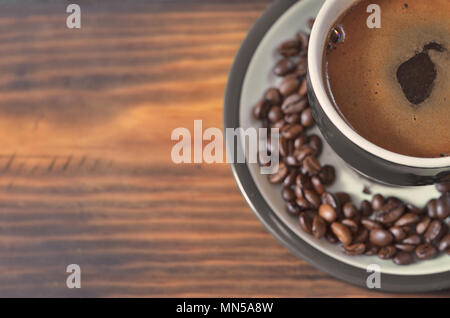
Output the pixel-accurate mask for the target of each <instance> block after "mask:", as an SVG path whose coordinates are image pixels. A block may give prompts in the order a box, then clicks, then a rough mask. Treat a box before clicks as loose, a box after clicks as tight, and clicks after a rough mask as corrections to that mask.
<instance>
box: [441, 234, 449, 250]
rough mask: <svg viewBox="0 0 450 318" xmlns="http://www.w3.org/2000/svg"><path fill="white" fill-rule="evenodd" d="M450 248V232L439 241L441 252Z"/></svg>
mask: <svg viewBox="0 0 450 318" xmlns="http://www.w3.org/2000/svg"><path fill="white" fill-rule="evenodd" d="M449 249H450V234H447V235H445V236H444V237H443V238H442V239H441V241H440V242H439V250H440V251H441V252H445V251H448V250H449Z"/></svg>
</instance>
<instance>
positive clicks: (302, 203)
mask: <svg viewBox="0 0 450 318" xmlns="http://www.w3.org/2000/svg"><path fill="white" fill-rule="evenodd" d="M295 202H296V203H297V205H298V207H299V208H300V209H302V211H305V210H308V209H311V204H310V203H309V201H308V200H306V198H305V197H301V198H297V200H296V201H295Z"/></svg>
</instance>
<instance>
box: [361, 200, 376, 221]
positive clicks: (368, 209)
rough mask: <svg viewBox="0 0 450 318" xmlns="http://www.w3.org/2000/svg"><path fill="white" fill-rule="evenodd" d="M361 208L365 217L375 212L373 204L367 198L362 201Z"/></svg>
mask: <svg viewBox="0 0 450 318" xmlns="http://www.w3.org/2000/svg"><path fill="white" fill-rule="evenodd" d="M360 210H361V215H362V216H364V217H368V216H370V215H372V213H373V210H372V205H371V204H370V202H369V201H367V200H363V201H361V206H360Z"/></svg>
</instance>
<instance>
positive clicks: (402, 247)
mask: <svg viewBox="0 0 450 318" xmlns="http://www.w3.org/2000/svg"><path fill="white" fill-rule="evenodd" d="M395 248H397V249H398V250H399V251H403V252H408V253H410V252H412V251H414V250H415V249H416V245H410V244H395Z"/></svg>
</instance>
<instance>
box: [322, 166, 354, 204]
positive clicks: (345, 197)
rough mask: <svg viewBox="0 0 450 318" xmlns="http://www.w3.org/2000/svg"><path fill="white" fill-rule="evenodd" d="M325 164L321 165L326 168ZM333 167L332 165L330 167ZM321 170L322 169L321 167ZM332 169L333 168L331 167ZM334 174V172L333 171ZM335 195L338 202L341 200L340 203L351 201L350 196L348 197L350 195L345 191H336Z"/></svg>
mask: <svg viewBox="0 0 450 318" xmlns="http://www.w3.org/2000/svg"><path fill="white" fill-rule="evenodd" d="M326 167H327V166H325V167H323V168H326ZM330 167H331V166H330ZM332 168H333V167H332ZM322 170H323V169H322ZM333 171H334V168H333ZM333 175H334V172H333ZM334 195H335V196H336V198H337V199H338V200H339V202H341V205H344V204H346V203H347V202H351V201H352V198H351V197H350V195H349V194H348V193H345V192H336V193H335V194H334Z"/></svg>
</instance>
